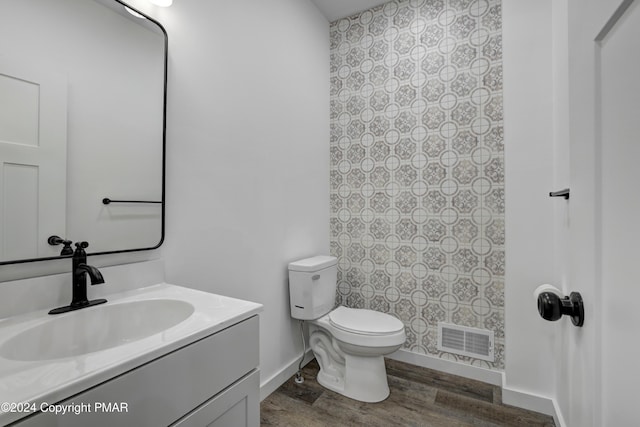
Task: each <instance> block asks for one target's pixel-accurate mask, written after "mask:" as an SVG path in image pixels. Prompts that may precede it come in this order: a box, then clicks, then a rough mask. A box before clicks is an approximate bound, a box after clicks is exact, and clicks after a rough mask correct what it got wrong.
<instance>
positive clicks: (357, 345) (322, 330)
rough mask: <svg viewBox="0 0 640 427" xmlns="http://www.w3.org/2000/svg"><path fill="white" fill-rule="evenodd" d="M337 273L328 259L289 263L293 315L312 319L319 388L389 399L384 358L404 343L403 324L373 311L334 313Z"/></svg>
mask: <svg viewBox="0 0 640 427" xmlns="http://www.w3.org/2000/svg"><path fill="white" fill-rule="evenodd" d="M337 273H338V265H337V259H336V258H335V257H332V256H316V257H313V258H307V259H303V260H300V261H295V262H292V263H290V264H289V297H290V302H291V316H292V317H293V318H295V319H300V320H310V322H309V341H310V346H311V350H312V351H313V354H314V355H315V356H316V359H317V361H318V364H319V365H320V372H319V373H318V382H319V383H320V384H321V385H322V386H324V387H326V388H328V389H330V390H333V391H335V392H337V393H340V394H342V395H345V396H347V397H350V398H351V399H355V400H359V401H362V402H380V401H382V400H384V399H386V398H387V397H388V396H389V385H388V384H387V371H386V369H385V366H384V357H383V356H384V355H387V354H390V353H393V352H394V351H396V350H397V349H399V348H400V347H401V346H402V344H404V342H405V339H406V336H405V333H404V324H403V323H402V322H401V321H400V320H398V319H396V318H395V317H393V316H391V315H389V314H385V313H380V312H377V311H373V310H365V309H356V308H347V307H337V308H336V309H333V307H334V303H335V296H336V287H337Z"/></svg>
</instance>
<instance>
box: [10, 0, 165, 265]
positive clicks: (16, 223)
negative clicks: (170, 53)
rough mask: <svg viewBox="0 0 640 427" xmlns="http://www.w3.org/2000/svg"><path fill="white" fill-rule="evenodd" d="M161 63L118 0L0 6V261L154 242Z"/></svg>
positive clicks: (160, 228) (158, 237) (153, 28)
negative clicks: (58, 240)
mask: <svg viewBox="0 0 640 427" xmlns="http://www.w3.org/2000/svg"><path fill="white" fill-rule="evenodd" d="M129 10H130V11H131V12H134V13H135V12H137V11H135V10H134V9H129ZM166 65H167V37H166V33H165V31H164V29H163V28H162V26H161V25H160V24H159V23H157V22H156V21H154V20H152V19H151V18H149V17H146V16H144V15H143V14H138V15H137V16H134V14H133V13H129V12H128V11H127V10H126V8H125V5H124V4H123V3H121V2H120V1H118V0H56V1H51V0H2V2H0V264H9V263H17V262H27V261H37V260H44V259H55V258H58V257H60V256H61V255H60V253H61V250H62V246H52V245H50V244H49V243H48V238H49V237H50V236H52V235H57V236H60V237H62V238H63V239H68V240H72V241H74V242H76V241H88V242H89V244H90V246H89V248H88V249H87V253H88V254H89V255H97V254H107V253H116V252H125V251H137V250H147V249H154V248H156V247H158V246H160V244H161V243H162V240H163V238H164V152H165V112H166ZM103 199H110V200H111V201H112V202H111V203H108V204H105V203H107V201H105V202H103ZM65 256H68V255H65Z"/></svg>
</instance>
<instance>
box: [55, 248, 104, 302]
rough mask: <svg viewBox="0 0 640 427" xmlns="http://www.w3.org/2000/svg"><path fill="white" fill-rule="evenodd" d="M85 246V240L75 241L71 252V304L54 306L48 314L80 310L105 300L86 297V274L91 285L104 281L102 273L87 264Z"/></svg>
mask: <svg viewBox="0 0 640 427" xmlns="http://www.w3.org/2000/svg"><path fill="white" fill-rule="evenodd" d="M87 247H89V244H88V243H87V242H79V243H76V250H75V252H73V263H72V270H71V281H72V283H73V289H72V291H73V297H72V298H71V304H69V305H66V306H64V307H58V308H54V309H53V310H51V311H50V312H49V314H60V313H66V312H68V311H73V310H80V309H81V308H86V307H91V306H94V305H98V304H104V303H105V302H107V300H106V299H94V300H92V301H89V300H88V299H87V274H88V275H89V278H90V279H91V284H92V285H99V284H101V283H104V277H102V273H100V271H99V270H98V269H97V268H95V267H92V266H90V265H88V264H87V253H86V252H85V251H84V250H85V248H87Z"/></svg>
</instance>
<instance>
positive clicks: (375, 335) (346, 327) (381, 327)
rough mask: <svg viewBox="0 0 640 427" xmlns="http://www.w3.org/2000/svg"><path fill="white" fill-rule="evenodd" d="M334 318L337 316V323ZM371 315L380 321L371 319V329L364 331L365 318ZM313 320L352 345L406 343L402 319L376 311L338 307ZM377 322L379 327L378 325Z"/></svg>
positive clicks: (374, 346) (338, 338) (378, 345)
mask: <svg viewBox="0 0 640 427" xmlns="http://www.w3.org/2000/svg"><path fill="white" fill-rule="evenodd" d="M348 312H350V313H348ZM372 313H373V314H372ZM332 317H333V319H337V323H336V320H332ZM370 318H376V319H377V320H379V322H373V321H372V322H370V323H369V324H368V325H367V326H366V329H367V330H365V331H363V330H362V329H365V325H366V324H365V323H363V322H364V320H366V319H370ZM311 322H312V323H314V324H317V325H318V326H320V327H322V328H324V329H326V330H327V331H329V332H330V334H331V335H332V336H333V337H334V338H336V339H337V340H339V341H341V342H343V343H346V344H350V345H356V346H362V347H370V348H383V347H389V346H395V345H402V344H404V342H405V339H406V335H405V331H404V325H403V324H402V322H401V321H400V320H398V319H396V318H395V317H393V316H391V315H389V314H385V313H380V312H375V311H373V310H366V309H359V308H348V307H338V308H336V309H334V310H333V311H331V312H330V313H329V314H326V315H324V316H322V317H321V318H319V319H316V320H312V321H311ZM396 322H397V323H396ZM374 324H375V325H377V326H375V327H374ZM358 329H360V330H358Z"/></svg>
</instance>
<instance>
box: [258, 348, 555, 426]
mask: <svg viewBox="0 0 640 427" xmlns="http://www.w3.org/2000/svg"><path fill="white" fill-rule="evenodd" d="M386 363H387V376H388V380H389V387H390V389H391V395H390V396H389V397H388V398H387V399H386V400H385V401H383V402H380V403H363V402H357V401H355V400H352V399H349V398H347V397H344V396H342V395H340V394H337V393H334V392H332V391H330V390H327V389H325V388H323V387H322V386H321V385H319V384H318V383H317V382H316V379H315V378H316V373H317V372H318V369H319V368H318V364H317V363H316V361H315V360H313V361H312V362H311V363H309V364H308V365H307V366H306V367H305V368H304V370H303V374H304V379H305V381H304V383H303V384H296V383H295V382H294V381H293V378H292V379H290V380H289V381H287V382H286V383H285V384H283V385H282V386H281V387H280V388H279V389H278V390H276V391H275V392H274V393H272V394H271V395H270V396H269V397H267V398H266V399H265V400H264V401H263V402H262V403H261V405H260V421H261V425H262V426H292V427H315V426H318V427H322V426H332V427H333V426H335V427H338V426H339V427H343V426H368V427H374V426H375V427H377V426H380V427H389V426H429V427H432V426H433V427H453V426H481V427H485V426H486V427H489V426H514V427H516V426H517V427H534V426H541V427H542V426H544V427H553V426H555V424H554V422H553V418H552V417H549V416H547V415H542V414H538V413H536V412H531V411H526V410H524V409H520V408H515V407H513V406H507V405H503V404H502V393H501V389H500V388H499V387H496V386H492V385H489V384H485V383H482V382H478V381H473V380H469V379H466V378H462V377H458V376H455V375H449V374H444V373H442V372H438V371H433V370H430V369H424V368H420V367H416V366H413V365H408V364H406V363H402V362H398V361H395V360H389V359H387V361H386Z"/></svg>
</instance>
